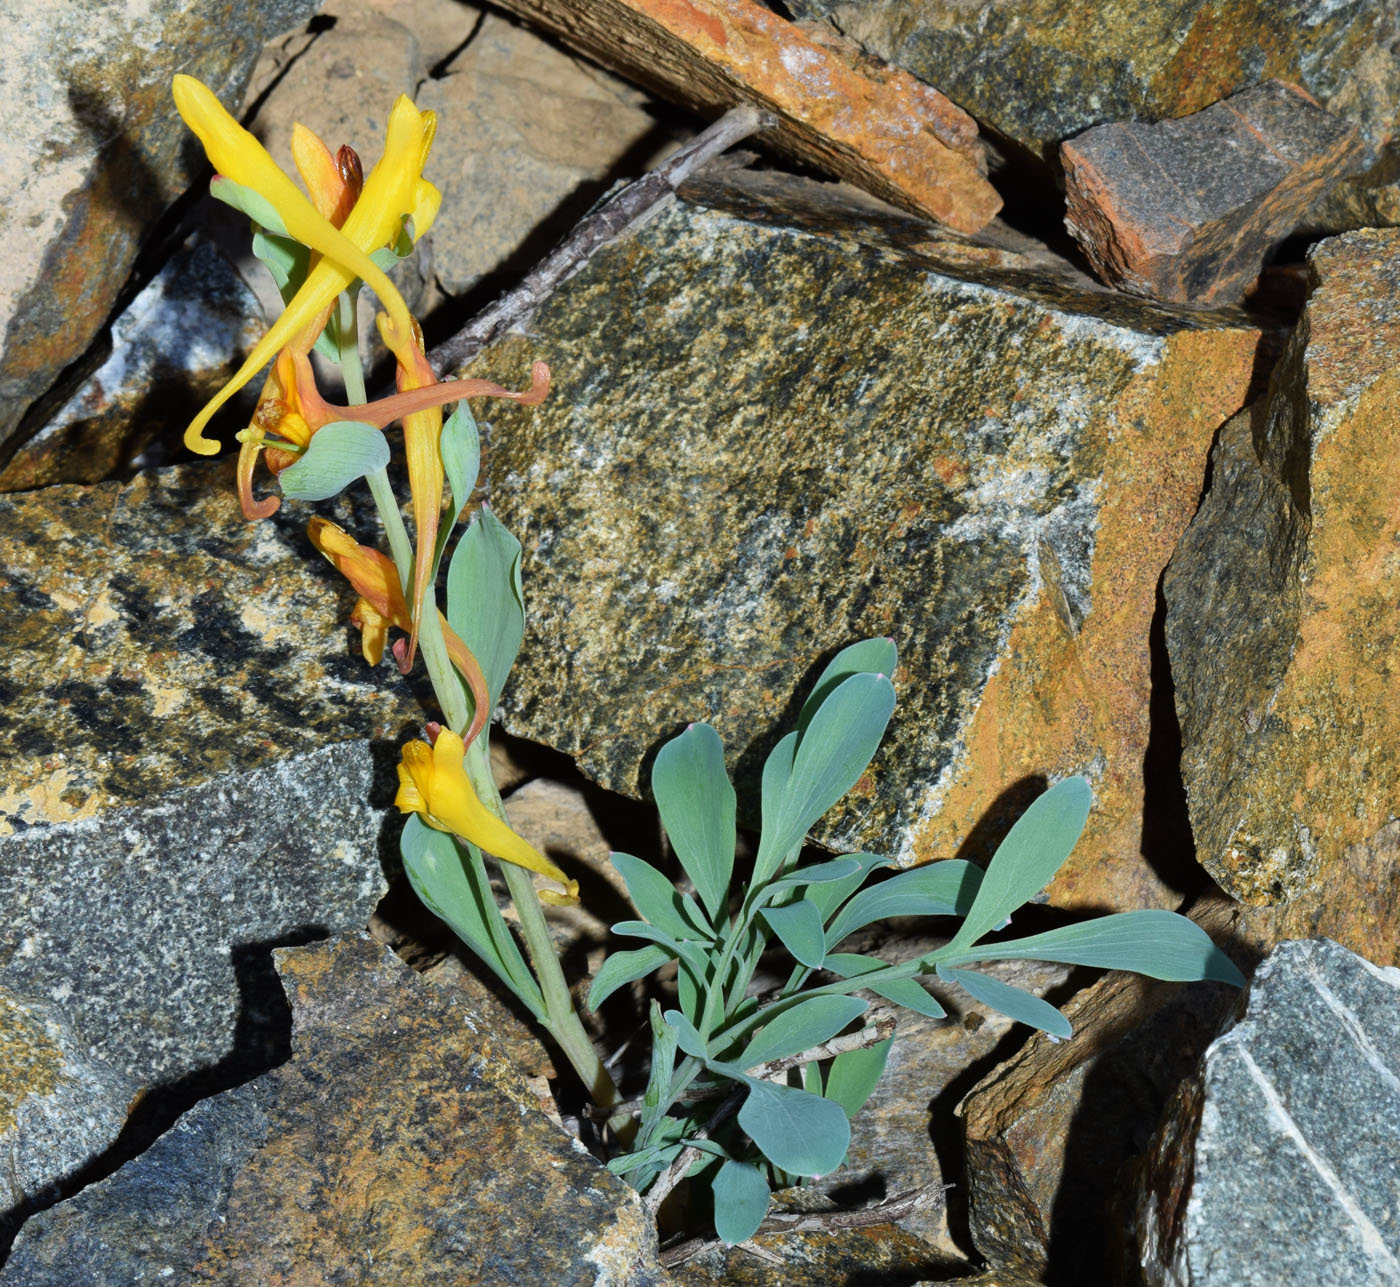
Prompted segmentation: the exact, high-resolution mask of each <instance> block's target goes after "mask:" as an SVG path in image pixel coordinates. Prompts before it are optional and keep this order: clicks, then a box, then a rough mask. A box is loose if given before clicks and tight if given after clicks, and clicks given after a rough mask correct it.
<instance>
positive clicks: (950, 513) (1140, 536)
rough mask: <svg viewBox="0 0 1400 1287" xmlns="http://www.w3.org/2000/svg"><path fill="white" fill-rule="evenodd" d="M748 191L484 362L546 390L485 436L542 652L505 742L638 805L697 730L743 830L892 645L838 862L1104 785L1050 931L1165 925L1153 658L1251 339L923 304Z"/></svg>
mask: <svg viewBox="0 0 1400 1287" xmlns="http://www.w3.org/2000/svg"><path fill="white" fill-rule="evenodd" d="M743 183H744V181H743V179H742V178H738V179H734V180H733V181H732V185H731V183H729V182H719V181H715V182H712V183H710V184H708V185H707V186H705V187H703V188H700V187H695V188H691V189H687V191H689V192H690V193H691V194H692V196H691V198H690V199H689V200H688V201H686V202H682V203H678V204H677V205H675V206H673V207H672V208H671V209H669V210H668V211H666V212H665V213H663V214H661V215H659V216H658V217H656V218H655V219H654V220H653V221H651V222H650V223H649V224H647V225H646V226H645V227H644V228H643V229H642V230H641V231H640V232H638V233H635V234H633V235H630V236H628V237H625V238H623V239H622V240H620V241H618V242H616V243H614V244H613V245H611V246H610V247H608V248H607V249H605V250H604V251H603V252H602V253H600V254H599V255H598V256H597V257H596V258H595V259H594V260H593V261H592V263H591V264H590V265H589V266H588V267H586V268H585V269H584V270H583V271H582V272H581V273H579V274H578V275H577V276H576V277H574V278H572V279H571V280H570V281H569V282H568V283H566V285H565V286H564V287H563V288H562V289H561V290H560V291H559V292H558V293H557V294H556V295H555V296H554V297H553V298H552V299H551V300H550V301H549V302H548V303H547V304H546V305H545V306H544V308H543V309H542V310H541V312H540V313H539V315H538V317H537V318H536V319H535V321H534V323H533V327H532V330H533V335H532V337H531V338H530V339H529V340H528V341H521V340H518V339H513V340H509V341H507V342H505V343H503V344H502V345H500V346H498V347H497V349H496V350H495V351H494V352H492V353H490V354H488V355H486V356H485V357H484V358H483V359H482V360H481V361H480V362H479V363H478V366H477V370H478V372H479V373H486V372H488V371H489V372H490V373H491V374H492V375H493V376H494V377H496V378H498V379H510V380H518V379H519V377H520V374H521V372H522V370H524V369H526V367H527V364H528V360H529V359H530V358H544V359H546V360H547V361H549V362H550V363H551V365H552V367H553V371H554V381H555V383H554V392H553V393H552V395H551V397H550V398H549V400H548V401H547V402H546V403H545V404H544V405H543V406H542V407H539V408H533V409H531V410H529V411H528V413H527V414H517V413H516V412H515V410H514V409H512V408H509V407H506V408H502V409H500V410H496V409H495V408H493V410H492V413H491V414H492V419H493V421H494V422H495V424H496V426H497V427H496V430H495V432H494V434H493V435H492V436H491V439H490V444H489V451H488V460H487V472H488V474H489V480H490V498H491V502H492V504H493V505H494V506H495V507H496V509H497V511H498V512H499V513H500V515H501V516H502V518H503V519H504V520H505V521H506V522H507V524H508V525H509V526H511V528H512V529H513V530H515V531H516V532H517V533H518V534H519V535H520V537H521V539H522V540H523V541H524V543H525V551H526V552H525V583H526V590H525V594H526V600H527V609H528V615H529V618H530V623H531V624H530V625H529V627H528V629H529V634H528V636H527V641H526V649H525V655H524V657H523V660H522V663H521V666H520V668H519V669H518V670H517V672H516V676H515V678H514V679H513V680H512V683H511V684H510V685H509V686H508V687H507V690H506V696H505V706H506V715H505V721H506V726H507V728H508V729H509V730H510V731H512V732H516V733H519V734H522V735H524V736H527V737H531V738H534V739H536V740H539V741H545V742H548V743H550V744H552V745H554V746H557V747H559V748H561V749H564V750H567V751H569V752H570V753H571V754H575V755H577V756H578V757H579V759H580V762H581V765H582V767H583V768H584V770H585V771H586V772H587V773H589V774H590V775H592V776H594V777H596V778H597V779H598V780H599V781H601V782H602V783H603V784H604V785H606V786H609V787H611V788H612V789H614V790H621V791H626V792H629V793H632V794H640V793H642V792H643V790H644V786H645V781H646V764H647V760H648V756H649V753H650V752H651V751H652V750H653V749H654V748H655V747H656V746H657V745H658V744H659V743H660V741H661V740H663V739H664V738H666V737H667V736H669V735H670V734H672V733H673V732H674V731H676V730H677V729H678V728H681V727H684V725H685V724H686V723H687V722H688V721H691V720H697V719H704V720H709V721H711V722H712V723H714V724H715V725H716V726H717V727H718V729H719V731H720V733H721V735H722V736H723V738H724V741H725V744H726V747H727V749H728V753H729V755H730V760H731V763H732V764H736V765H737V767H738V769H739V773H740V776H741V778H742V780H743V793H744V796H745V798H746V800H748V801H750V802H753V801H755V800H756V796H757V792H756V790H755V789H754V788H755V786H756V782H757V772H758V769H759V767H760V765H761V762H762V757H763V756H764V755H765V754H766V752H767V750H768V748H770V747H771V746H772V745H773V743H774V742H775V741H776V740H777V738H778V737H779V736H780V735H781V734H782V733H783V732H784V731H786V729H787V727H788V725H789V723H790V721H791V719H792V718H793V713H794V711H795V705H794V702H795V701H796V700H797V699H799V698H800V696H801V695H802V694H803V693H804V692H805V689H806V686H807V685H808V684H810V683H811V681H812V679H813V678H814V677H815V674H816V672H817V671H818V670H819V669H820V666H821V663H822V662H823V660H824V658H825V657H826V656H828V655H829V654H830V652H832V651H834V650H835V649H836V648H837V647H839V646H841V645H843V644H845V643H848V642H850V641H851V640H853V639H856V638H859V637H861V636H865V635H873V634H889V635H892V636H893V637H894V638H895V640H896V642H897V643H898V645H899V651H900V662H901V664H900V671H899V674H898V675H897V676H896V683H897V686H898V688H899V691H900V705H899V707H898V709H897V711H896V717H895V722H894V727H893V729H892V732H891V734H890V736H889V737H888V738H887V739H886V745H885V747H884V748H883V749H882V751H881V752H880V754H879V755H878V756H877V758H876V760H875V763H874V766H873V769H872V771H871V773H870V774H869V775H867V777H866V778H865V779H864V780H863V781H862V782H861V783H860V784H859V785H858V786H857V788H856V790H855V792H854V793H853V795H852V796H851V798H850V799H848V800H847V801H846V802H845V804H844V805H843V806H842V807H841V808H840V809H839V810H838V811H837V813H836V814H835V815H833V817H832V819H831V821H829V822H828V823H826V824H825V825H824V826H823V827H822V829H821V830H820V832H819V835H820V837H821V839H822V840H823V842H829V843H831V844H834V845H849V846H851V847H855V848H860V847H871V848H876V849H880V850H887V851H890V852H893V853H895V854H897V855H898V856H899V857H900V858H901V859H903V860H905V861H911V860H919V859H926V858H936V857H948V856H951V855H952V854H953V853H955V852H957V851H958V850H959V848H960V847H961V846H962V845H963V843H964V841H965V840H966V839H967V838H968V835H969V833H970V832H971V831H972V829H973V828H974V826H976V825H977V824H979V823H983V824H984V826H985V830H984V831H983V832H982V833H981V837H980V839H979V841H977V842H974V844H973V846H972V849H973V851H976V852H980V853H985V852H986V839H987V838H988V837H987V833H988V832H991V833H999V829H1000V828H1003V827H1005V826H1006V825H1008V824H1009V822H1010V820H1011V818H1012V817H1014V816H1015V815H1016V813H1018V812H1019V810H1020V808H1022V807H1023V806H1024V804H1025V803H1026V802H1027V800H1028V796H1029V794H1030V793H1033V792H1034V790H1035V786H1036V783H1037V782H1040V781H1043V780H1044V779H1046V778H1055V777H1058V776H1061V775H1064V774H1069V773H1078V772H1085V773H1088V774H1089V775H1090V777H1091V779H1092V780H1093V782H1094V787H1095V791H1096V794H1097V799H1098V807H1097V808H1096V809H1095V812H1094V815H1093V817H1092V818H1091V820H1090V824H1089V831H1088V833H1087V835H1086V837H1085V839H1084V841H1083V842H1081V844H1080V846H1079V849H1078V850H1077V851H1076V854H1075V857H1074V858H1073V859H1072V860H1071V862H1070V864H1069V865H1068V866H1067V867H1066V868H1065V870H1064V872H1063V873H1062V875H1061V877H1060V879H1059V880H1058V881H1057V882H1056V884H1055V885H1054V887H1053V888H1052V897H1053V898H1055V899H1057V900H1059V901H1062V902H1064V903H1066V904H1071V905H1096V906H1102V905H1104V904H1105V903H1107V904H1110V905H1113V906H1120V907H1121V906H1137V905H1151V904H1161V903H1163V902H1166V903H1175V902H1176V901H1178V898H1179V896H1178V895H1177V894H1176V893H1175V892H1174V891H1173V889H1172V882H1173V881H1180V882H1189V881H1190V880H1191V879H1193V877H1192V875H1191V872H1190V871H1189V870H1187V869H1183V868H1182V867H1180V866H1178V868H1177V869H1175V870H1165V871H1163V872H1160V873H1159V872H1157V871H1154V869H1153V867H1152V866H1151V865H1150V864H1149V863H1146V862H1144V861H1143V857H1142V851H1143V849H1144V848H1147V849H1148V850H1149V851H1152V850H1153V846H1154V845H1157V844H1158V843H1159V841H1160V837H1159V835H1158V834H1157V830H1156V829H1157V827H1158V826H1159V825H1160V820H1159V819H1156V818H1153V819H1150V820H1149V824H1148V828H1147V834H1146V835H1144V822H1143V801H1144V780H1143V774H1144V755H1145V754H1146V752H1147V747H1148V742H1149V739H1150V737H1151V735H1152V732H1153V729H1152V725H1151V716H1150V712H1149V700H1148V699H1149V694H1150V690H1151V676H1150V671H1151V654H1150V648H1149V635H1150V631H1151V623H1152V620H1153V614H1154V612H1155V609H1156V587H1157V581H1158V578H1159V576H1160V573H1161V569H1162V568H1163V567H1164V566H1165V564H1166V561H1167V559H1168V557H1169V555H1170V551H1171V549H1172V548H1173V546H1174V545H1175V542H1176V539H1177V537H1178V535H1179V534H1180V532H1181V531H1182V530H1183V528H1184V527H1185V524H1186V522H1187V520H1188V518H1189V515H1190V513H1191V511H1192V509H1193V508H1194V506H1195V504H1196V499H1197V497H1198V495H1199V489H1200V485H1201V477H1202V473H1203V467H1204V462H1205V451H1206V444H1207V443H1208V442H1209V440H1210V437H1211V435H1212V433H1213V432H1214V431H1215V429H1216V427H1217V426H1218V424H1219V423H1220V421H1221V419H1223V418H1224V417H1225V416H1227V415H1229V414H1231V413H1232V412H1233V411H1234V410H1235V408H1236V407H1237V405H1238V404H1239V403H1240V401H1241V400H1242V398H1243V397H1244V396H1245V389H1246V386H1247V385H1248V382H1249V372H1250V368H1251V365H1252V363H1253V361H1254V353H1255V347H1256V343H1257V339H1258V333H1257V332H1256V331H1254V330H1253V329H1252V328H1250V327H1248V326H1244V325H1240V324H1237V323H1235V322H1232V321H1228V320H1222V319H1219V318H1213V317H1209V316H1207V315H1202V314H1190V315H1187V314H1182V313H1175V312H1171V311H1168V310H1165V309H1161V308H1157V307H1154V306H1152V305H1149V304H1146V303H1143V302H1138V301H1132V300H1128V299H1127V298H1126V297H1122V296H1113V295H1109V294H1106V293H1100V294H1086V293H1083V292H1076V291H1074V290H1070V289H1068V288H1066V287H1064V286H1063V285H1062V284H1061V283H1058V282H1057V281H1055V280H1054V279H1052V278H1049V277H1042V276H1039V275H1036V274H1033V273H1030V272H1027V271H1024V270H1017V269H1010V270H1006V271H999V270H997V269H995V268H987V269H979V268H978V267H977V266H976V265H975V264H971V263H969V262H967V261H966V260H963V261H962V263H961V264H959V265H958V266H954V267H948V268H947V269H946V270H944V271H939V270H938V267H937V266H938V265H939V264H940V262H941V261H940V260H939V259H938V258H936V257H935V256H934V255H933V254H930V253H928V252H927V251H926V250H923V249H910V250H900V249H897V248H896V246H895V245H893V244H892V243H891V242H890V241H888V240H885V239H883V234H882V229H881V225H880V222H879V219H878V217H877V216H873V215H867V216H865V217H863V218H859V219H851V218H849V217H846V216H843V215H841V214H840V213H839V212H838V213H835V214H833V212H832V211H831V210H830V209H828V208H826V207H825V206H824V205H823V204H822V198H821V196H820V195H818V196H816V197H813V198H810V200H814V201H816V202H817V209H816V211H815V212H814V213H813V214H812V215H811V218H810V221H809V222H804V220H803V218H802V217H801V216H800V215H799V214H798V213H797V211H798V209H799V206H800V203H799V202H797V201H796V200H795V199H794V200H792V201H789V202H788V203H787V204H786V205H783V206H781V207H779V208H776V209H775V208H773V207H771V206H768V205H766V204H765V202H764V201H763V200H762V199H759V198H756V197H755V196H754V194H753V193H752V192H749V191H747V190H745V188H744V187H743ZM733 185H737V187H736V186H733ZM735 211H737V212H738V213H735ZM898 228H899V229H900V230H901V231H902V229H903V225H902V224H899V225H898ZM928 236H929V237H932V236H933V233H932V230H930V231H929V234H928ZM950 262H953V261H950ZM1154 789H1155V784H1153V783H1149V791H1151V790H1154ZM1150 799H1151V798H1150V797H1149V800H1150ZM752 816H753V815H752V813H751V814H750V817H752ZM1176 857H1177V860H1178V862H1180V860H1181V856H1180V854H1178V855H1176ZM1187 861H1188V862H1189V860H1187Z"/></svg>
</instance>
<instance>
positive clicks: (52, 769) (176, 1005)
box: [0, 464, 422, 1178]
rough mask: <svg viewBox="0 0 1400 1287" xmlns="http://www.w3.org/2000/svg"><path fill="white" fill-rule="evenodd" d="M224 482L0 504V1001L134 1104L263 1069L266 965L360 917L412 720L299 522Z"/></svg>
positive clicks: (57, 494)
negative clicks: (18, 1007)
mask: <svg viewBox="0 0 1400 1287" xmlns="http://www.w3.org/2000/svg"><path fill="white" fill-rule="evenodd" d="M231 483H232V479H231V470H230V469H229V468H228V466H227V465H226V464H225V465H215V466H213V467H209V466H198V467H189V468H184V469H178V470H171V471H168V472H163V473H154V474H145V475H141V476H139V477H138V478H137V479H135V480H134V481H133V482H132V483H130V484H129V485H125V486H123V485H119V484H116V483H107V484H102V485H100V486H97V487H92V488H83V487H55V488H47V489H44V490H41V491H37V492H29V493H23V494H19V495H13V496H7V497H3V498H0V531H3V533H4V535H3V538H0V611H3V613H4V615H5V619H6V620H7V621H9V622H10V623H11V625H10V635H9V645H10V646H9V647H7V648H6V649H5V650H4V653H3V657H0V695H2V696H3V712H2V713H0V763H2V764H3V766H4V774H3V786H2V787H0V905H3V906H4V908H5V919H4V924H3V926H2V927H0V987H4V988H6V989H10V990H12V991H14V992H16V993H18V994H19V995H21V996H23V997H26V998H32V999H34V1000H37V1001H43V1002H45V1003H48V1004H51V1005H52V1006H53V1007H54V1010H55V1013H56V1014H57V1015H58V1016H60V1017H62V1018H65V1019H66V1020H67V1021H69V1022H71V1024H72V1026H73V1028H74V1030H75V1031H76V1032H77V1033H79V1034H80V1036H81V1040H82V1043H83V1050H84V1052H85V1055H86V1056H87V1057H89V1058H91V1059H93V1060H95V1061H98V1062H100V1063H102V1064H104V1065H106V1066H107V1067H108V1068H110V1069H111V1070H112V1072H113V1074H114V1075H115V1076H116V1077H117V1078H119V1079H122V1080H123V1082H124V1083H125V1084H127V1085H129V1086H130V1087H133V1088H136V1089H149V1088H151V1087H153V1086H156V1085H157V1084H159V1083H166V1082H173V1081H178V1080H179V1079H180V1078H183V1077H186V1076H189V1075H191V1074H193V1073H195V1072H197V1071H199V1070H202V1069H208V1068H210V1067H212V1066H214V1065H219V1066H220V1067H221V1068H222V1069H224V1070H225V1071H226V1072H228V1073H230V1074H233V1073H234V1071H235V1070H237V1069H243V1070H245V1071H248V1072H251V1071H256V1070H259V1069H261V1068H265V1067H267V1066H268V1064H269V1062H270V1061H275V1060H276V1058H278V1057H280V1052H281V1050H282V1047H283V1046H284V1044H285V1032H284V1031H283V1024H284V1015H285V1009H284V1008H283V1007H281V1002H280V999H279V996H278V994H277V989H276V984H275V981H274V980H272V979H271V977H270V966H269V965H268V964H267V960H266V957H267V951H268V949H269V947H271V946H272V945H275V944H277V943H286V942H293V941H303V940H304V938H305V935H306V933H307V932H308V931H309V930H310V929H312V928H315V927H319V928H320V930H322V931H324V930H334V929H340V928H347V927H353V926H361V925H363V924H364V923H365V921H366V919H367V918H368V916H369V914H370V912H371V911H372V910H373V908H374V905H375V903H376V901H377V900H378V899H379V897H380V896H381V895H382V893H383V889H384V885H385V878H384V871H383V865H382V860H381V856H380V848H381V844H382V843H383V840H382V836H383V833H384V829H385V807H386V805H387V804H388V802H389V799H390V798H391V797H392V785H391V783H392V771H391V768H390V765H391V764H392V761H393V758H394V751H393V746H392V744H391V743H390V744H387V745H386V743H389V742H390V739H392V740H394V741H396V740H397V739H398V737H399V736H400V735H401V734H402V733H403V732H406V731H408V730H411V729H412V728H413V727H414V725H415V724H416V723H418V722H419V721H420V720H421V718H422V713H421V710H420V709H419V708H418V706H417V704H416V703H415V701H414V700H413V698H412V696H411V695H410V693H409V692H408V690H407V689H406V687H405V686H403V685H402V684H401V682H399V681H398V680H397V677H391V676H390V673H389V668H387V667H386V668H385V670H384V671H383V672H380V673H378V674H377V673H376V672H374V671H371V670H370V669H369V668H368V667H366V666H365V665H364V663H363V661H362V660H361V659H360V658H359V656H358V655H351V653H350V649H349V647H348V646H347V645H348V642H349V641H348V640H347V637H346V630H345V628H344V626H343V625H342V622H343V620H344V617H345V615H346V613H347V611H348V609H349V606H350V602H351V596H350V594H349V593H348V589H347V588H346V587H344V585H343V583H341V582H340V581H339V579H338V577H336V575H335V574H334V572H333V571H332V570H331V569H330V567H329V566H328V565H326V564H325V563H324V561H323V560H321V559H320V558H319V557H317V556H316V555H315V554H314V551H312V550H311V549H310V547H309V546H308V545H307V544H306V542H305V539H304V537H303V536H302V535H301V531H300V529H301V527H302V525H303V523H304V521H305V513H304V511H300V512H294V510H295V509H296V507H290V506H289V507H288V508H287V510H286V512H284V513H283V514H279V515H278V516H277V517H276V518H275V519H273V520H268V521H266V522H264V523H261V524H249V523H246V522H244V520H243V518H242V516H241V515H240V513H239V511H238V504H237V501H236V499H235V498H234V496H233V493H232V486H231ZM389 843H392V841H391V840H390V842H389ZM225 1084H227V1083H225ZM131 1093H132V1092H131V1091H130V1090H126V1091H123V1092H122V1094H121V1096H120V1105H121V1108H122V1110H123V1112H124V1110H125V1108H126V1101H127V1100H128V1099H129V1098H130V1096H131ZM100 1111H102V1110H98V1109H96V1108H95V1109H94V1112H95V1113H100ZM52 1160H53V1163H54V1166H55V1169H56V1171H55V1173H58V1172H62V1171H64V1170H67V1169H70V1163H69V1162H68V1161H66V1160H64V1159H62V1158H61V1157H60V1156H58V1155H55V1157H54V1158H53V1159H52ZM50 1178H54V1177H53V1176H52V1175H51V1176H50Z"/></svg>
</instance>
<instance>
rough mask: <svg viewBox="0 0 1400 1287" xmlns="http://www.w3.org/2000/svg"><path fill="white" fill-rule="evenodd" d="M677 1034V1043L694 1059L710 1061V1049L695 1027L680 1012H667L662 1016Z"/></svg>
mask: <svg viewBox="0 0 1400 1287" xmlns="http://www.w3.org/2000/svg"><path fill="white" fill-rule="evenodd" d="M661 1017H662V1018H663V1019H665V1020H666V1024H667V1026H668V1027H670V1028H672V1029H673V1030H674V1031H675V1034H676V1042H677V1044H678V1045H679V1046H680V1048H681V1049H682V1050H684V1051H685V1053H686V1054H688V1055H689V1056H690V1057H691V1058H692V1059H708V1058H709V1057H710V1048H709V1046H707V1045H706V1044H705V1041H704V1038H702V1037H701V1036H700V1034H699V1033H698V1032H697V1031H696V1030H695V1025H694V1024H693V1023H691V1021H690V1020H689V1019H687V1018H686V1017H685V1015H683V1014H682V1013H681V1012H680V1011H679V1010H667V1011H666V1012H665V1013H664V1014H663V1015H662V1016H661Z"/></svg>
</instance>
